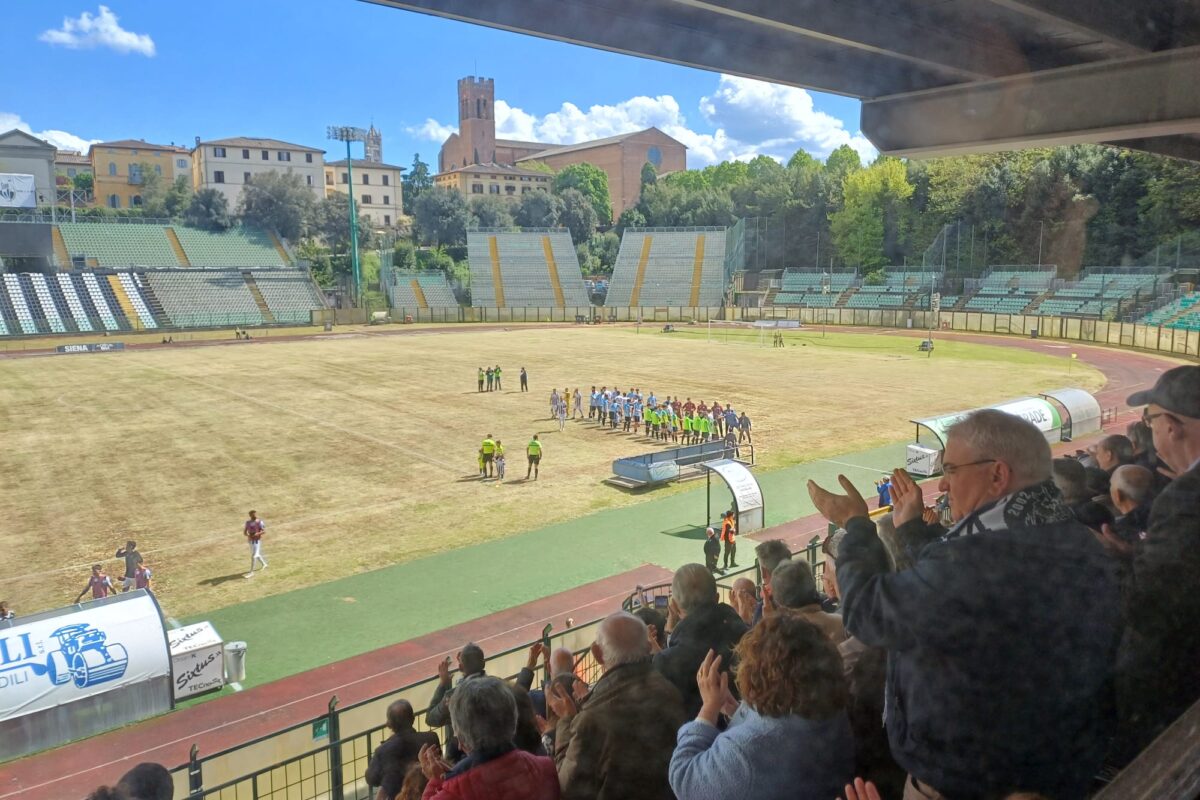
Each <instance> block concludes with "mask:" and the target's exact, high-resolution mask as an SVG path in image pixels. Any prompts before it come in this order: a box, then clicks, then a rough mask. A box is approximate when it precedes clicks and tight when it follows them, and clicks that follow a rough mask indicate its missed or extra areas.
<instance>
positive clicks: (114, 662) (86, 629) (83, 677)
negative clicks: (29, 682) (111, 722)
mask: <svg viewBox="0 0 1200 800" xmlns="http://www.w3.org/2000/svg"><path fill="white" fill-rule="evenodd" d="M51 636H53V637H54V638H55V639H57V640H58V649H57V650H51V651H49V652H48V653H46V661H45V663H44V664H43V663H40V662H30V661H28V660H27V659H31V658H34V652H33V647H32V643H31V642H30V638H29V634H22V635H21V636H20V637H18V640H19V643H18V645H17V648H16V649H15V652H9V648H8V640H4V641H3V642H2V643H0V644H3V647H0V655H3V663H6V664H7V663H11V662H13V661H23V662H24V663H17V664H13V665H12V666H3V667H0V673H5V672H13V671H17V670H26V669H27V670H29V671H30V672H32V673H33V674H34V675H37V676H39V677H42V676H44V677H45V678H46V679H47V680H49V681H50V683H52V684H54V685H55V686H59V685H61V684H64V683H66V682H67V681H74V682H75V686H77V687H78V688H80V689H83V688H86V687H88V686H94V685H96V684H98V683H105V682H106V681H115V680H117V679H118V678H120V677H121V676H122V675H124V674H125V668H126V667H127V666H129V653H128V652H126V650H125V647H124V645H121V644H117V643H115V642H114V643H112V644H106V643H105V639H106V638H107V636H106V635H105V633H104V631H102V630H100V629H98V628H93V627H92V626H91V625H86V624H77V625H66V626H64V627H62V628H59V629H58V630H56V631H55V632H54V633H52V634H51ZM12 677H16V676H12ZM18 682H21V683H23V682H24V681H18Z"/></svg>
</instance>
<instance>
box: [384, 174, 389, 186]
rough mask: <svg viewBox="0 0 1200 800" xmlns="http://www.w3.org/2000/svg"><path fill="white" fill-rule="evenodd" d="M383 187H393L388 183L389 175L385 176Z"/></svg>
mask: <svg viewBox="0 0 1200 800" xmlns="http://www.w3.org/2000/svg"><path fill="white" fill-rule="evenodd" d="M383 185H384V186H390V185H391V184H390V183H388V176H387V175H384V176H383Z"/></svg>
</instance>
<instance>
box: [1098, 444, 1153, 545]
mask: <svg viewBox="0 0 1200 800" xmlns="http://www.w3.org/2000/svg"><path fill="white" fill-rule="evenodd" d="M1153 490H1154V473H1152V472H1151V471H1150V470H1148V469H1146V468H1145V467H1140V466H1138V465H1136V464H1123V465H1121V466H1119V467H1117V468H1116V469H1115V470H1113V474H1112V485H1111V487H1110V489H1109V491H1110V492H1111V495H1112V504H1113V506H1114V507H1115V508H1116V509H1117V512H1118V513H1119V514H1120V516H1119V517H1117V519H1116V521H1115V522H1114V523H1113V526H1112V529H1113V533H1115V534H1116V535H1117V538H1119V539H1120V540H1121V541H1122V542H1124V543H1126V544H1128V545H1133V544H1135V543H1137V542H1139V541H1141V540H1142V537H1143V536H1144V535H1145V533H1146V528H1148V527H1149V525H1150V505H1151V501H1152V497H1151V492H1152V491H1153ZM1131 552H1132V551H1131Z"/></svg>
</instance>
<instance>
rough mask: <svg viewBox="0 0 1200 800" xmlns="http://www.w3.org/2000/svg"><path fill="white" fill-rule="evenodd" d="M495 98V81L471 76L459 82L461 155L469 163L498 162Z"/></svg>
mask: <svg viewBox="0 0 1200 800" xmlns="http://www.w3.org/2000/svg"><path fill="white" fill-rule="evenodd" d="M495 99H496V87H495V82H494V81H493V80H492V79H491V78H476V77H475V76H474V75H470V76H468V77H466V78H462V79H461V80H459V82H458V135H459V137H460V147H461V150H460V152H461V153H462V156H463V158H465V159H466V161H467V163H468V164H489V163H491V162H493V161H495V160H496V115H495V109H494V108H493V106H494V104H495ZM454 166H459V165H458V164H455V165H454Z"/></svg>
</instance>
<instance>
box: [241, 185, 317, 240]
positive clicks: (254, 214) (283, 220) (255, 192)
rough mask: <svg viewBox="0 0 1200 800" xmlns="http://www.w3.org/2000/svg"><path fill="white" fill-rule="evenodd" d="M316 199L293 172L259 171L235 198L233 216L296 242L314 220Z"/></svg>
mask: <svg viewBox="0 0 1200 800" xmlns="http://www.w3.org/2000/svg"><path fill="white" fill-rule="evenodd" d="M316 205H317V200H316V198H315V197H314V196H313V193H312V190H311V189H310V188H309V187H307V186H305V185H304V182H303V181H302V180H301V179H300V176H299V175H298V174H297V173H295V172H274V171H272V172H261V173H259V174H258V175H256V176H254V181H253V182H252V183H248V184H246V186H245V187H244V188H243V189H242V194H241V196H240V197H239V198H238V206H237V215H238V217H239V218H241V220H242V222H243V223H245V224H247V225H254V226H256V227H259V228H265V229H267V230H274V231H275V232H276V233H278V234H279V235H280V236H282V237H283V238H285V239H288V240H290V241H299V239H300V237H301V236H303V235H304V233H305V231H306V230H307V228H308V226H309V224H310V223H311V222H312V221H313V219H314V214H315V211H316Z"/></svg>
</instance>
